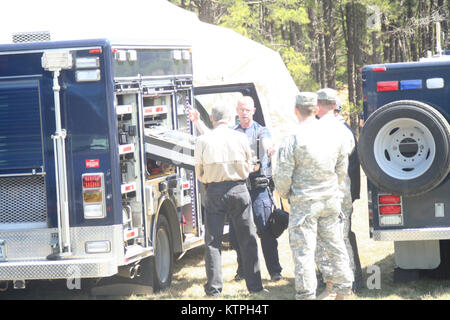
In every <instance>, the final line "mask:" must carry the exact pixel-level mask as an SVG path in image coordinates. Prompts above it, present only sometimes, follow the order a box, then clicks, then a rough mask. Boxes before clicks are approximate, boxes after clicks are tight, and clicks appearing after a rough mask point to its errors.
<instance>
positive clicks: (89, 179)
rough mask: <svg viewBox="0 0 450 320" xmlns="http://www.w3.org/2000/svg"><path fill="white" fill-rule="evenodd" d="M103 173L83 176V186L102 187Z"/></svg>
mask: <svg viewBox="0 0 450 320" xmlns="http://www.w3.org/2000/svg"><path fill="white" fill-rule="evenodd" d="M101 186H102V175H100V174H98V175H84V176H83V188H86V189H88V188H89V189H90V188H101Z"/></svg>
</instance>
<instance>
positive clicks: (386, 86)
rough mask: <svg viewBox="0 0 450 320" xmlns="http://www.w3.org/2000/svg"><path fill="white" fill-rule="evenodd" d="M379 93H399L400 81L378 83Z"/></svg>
mask: <svg viewBox="0 0 450 320" xmlns="http://www.w3.org/2000/svg"><path fill="white" fill-rule="evenodd" d="M377 91H378V92H382V91H398V81H380V82H377Z"/></svg>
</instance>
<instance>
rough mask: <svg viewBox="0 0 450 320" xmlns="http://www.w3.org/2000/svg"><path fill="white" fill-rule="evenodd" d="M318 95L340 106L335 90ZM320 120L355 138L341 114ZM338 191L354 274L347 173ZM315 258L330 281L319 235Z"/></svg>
mask: <svg viewBox="0 0 450 320" xmlns="http://www.w3.org/2000/svg"><path fill="white" fill-rule="evenodd" d="M318 95H319V99H320V96H322V99H324V100H327V98H329V97H331V99H332V100H335V101H336V103H338V107H340V106H339V102H338V101H337V99H338V97H337V92H336V91H335V90H333V89H322V90H319V92H318ZM320 120H321V121H324V122H326V123H328V124H330V125H331V124H333V125H336V124H337V125H339V124H341V126H342V128H343V129H341V130H342V131H343V135H344V136H345V137H346V139H347V141H353V142H354V141H355V138H354V136H353V133H352V131H351V129H350V128H349V127H348V126H346V123H345V119H344V118H343V117H342V116H341V115H334V114H327V115H325V116H323V117H322V118H321V119H320ZM352 151H353V150H352ZM356 160H357V161H358V168H357V169H358V170H359V160H358V159H356ZM353 161H354V160H353ZM358 179H359V177H358ZM358 187H359V184H358ZM358 189H359V188H358ZM340 191H341V194H342V196H343V199H342V203H341V210H342V213H343V215H344V217H345V218H344V224H343V235H344V241H345V246H346V248H347V252H348V256H349V261H350V268H351V270H352V272H353V275H354V276H355V274H359V273H360V272H358V271H359V270H356V264H355V253H356V254H357V248H355V250H356V252H354V250H353V247H352V243H351V242H350V239H349V234H350V232H351V230H350V229H351V216H352V213H353V199H352V189H351V180H350V176H349V174H348V173H347V174H346V175H345V177H344V179H342V181H340ZM358 194H359V191H358ZM358 198H359V195H358ZM357 258H358V257H357ZM315 260H316V264H317V267H318V268H319V271H320V273H321V274H322V277H323V281H324V282H330V281H331V279H332V267H331V263H330V259H329V257H328V255H327V252H326V250H325V248H324V243H323V241H322V239H321V238H320V237H318V239H317V249H316V259H315ZM357 262H358V265H359V258H358V261H357ZM359 268H360V267H359Z"/></svg>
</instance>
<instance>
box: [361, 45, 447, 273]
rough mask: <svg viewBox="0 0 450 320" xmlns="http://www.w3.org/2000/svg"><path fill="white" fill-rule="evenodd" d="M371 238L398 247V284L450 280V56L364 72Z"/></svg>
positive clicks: (364, 135)
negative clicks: (420, 279)
mask: <svg viewBox="0 0 450 320" xmlns="http://www.w3.org/2000/svg"><path fill="white" fill-rule="evenodd" d="M362 80H363V88H362V89H363V96H364V101H363V106H364V119H365V124H364V127H363V128H362V131H361V134H360V140H359V150H358V154H359V157H360V160H361V165H362V167H363V169H364V171H365V173H366V175H367V181H368V200H369V214H370V231H371V236H372V237H373V238H374V239H375V240H377V241H394V251H395V253H394V257H395V265H396V268H395V270H394V281H406V280H409V279H416V278H418V276H420V275H421V274H423V273H427V274H430V275H435V276H438V277H448V276H449V275H450V243H449V242H450V240H449V239H450V179H449V168H450V127H449V119H450V52H449V51H443V50H439V51H437V54H436V55H435V56H429V57H428V58H424V59H421V60H420V61H418V62H409V63H388V64H381V65H368V66H365V67H363V68H362Z"/></svg>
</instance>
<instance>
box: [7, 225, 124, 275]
mask: <svg viewBox="0 0 450 320" xmlns="http://www.w3.org/2000/svg"><path fill="white" fill-rule="evenodd" d="M70 234H71V239H72V245H73V248H72V251H73V256H71V257H70V258H67V259H63V260H57V261H51V260H47V259H46V257H47V256H48V255H49V254H51V253H52V248H51V245H50V244H51V242H52V237H55V236H57V229H35V230H20V231H2V232H0V240H2V241H3V242H4V243H5V248H6V250H5V251H6V259H5V261H0V280H14V279H29V280H31V279H63V278H67V277H69V276H71V274H73V273H76V274H77V275H79V276H80V277H107V276H111V275H113V274H115V273H117V267H118V265H121V264H123V260H124V248H123V231H122V226H121V225H113V226H100V227H78V228H71V230H70ZM97 240H98V241H100V240H109V241H110V242H111V252H109V253H101V254H87V253H85V244H86V242H87V241H97Z"/></svg>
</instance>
